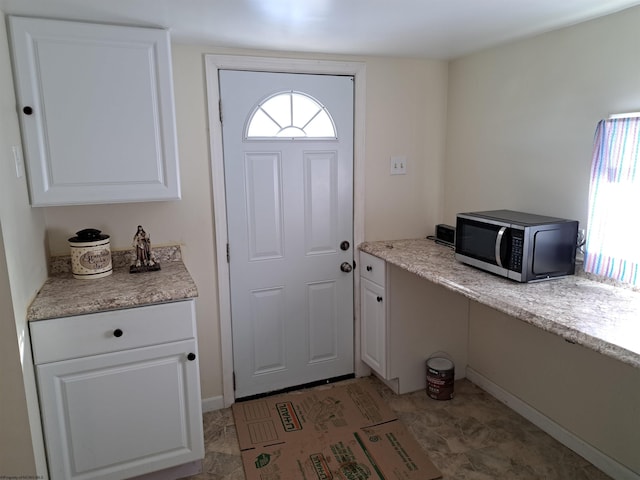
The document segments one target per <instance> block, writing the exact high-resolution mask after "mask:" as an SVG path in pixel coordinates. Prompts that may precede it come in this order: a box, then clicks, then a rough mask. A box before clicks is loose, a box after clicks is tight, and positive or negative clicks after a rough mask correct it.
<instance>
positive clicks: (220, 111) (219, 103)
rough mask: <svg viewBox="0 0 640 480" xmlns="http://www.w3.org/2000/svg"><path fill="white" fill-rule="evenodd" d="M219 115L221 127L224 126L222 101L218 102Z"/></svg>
mask: <svg viewBox="0 0 640 480" xmlns="http://www.w3.org/2000/svg"><path fill="white" fill-rule="evenodd" d="M218 115H220V125H222V99H220V100H218Z"/></svg>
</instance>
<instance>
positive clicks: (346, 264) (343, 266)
mask: <svg viewBox="0 0 640 480" xmlns="http://www.w3.org/2000/svg"><path fill="white" fill-rule="evenodd" d="M340 270H342V271H343V272H345V273H349V272H350V271H351V270H353V267H352V266H351V264H350V263H349V262H342V264H341V265H340Z"/></svg>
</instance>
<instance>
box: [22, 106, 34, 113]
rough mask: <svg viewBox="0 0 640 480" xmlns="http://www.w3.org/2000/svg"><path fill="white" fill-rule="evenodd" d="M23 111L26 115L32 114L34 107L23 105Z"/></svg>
mask: <svg viewBox="0 0 640 480" xmlns="http://www.w3.org/2000/svg"><path fill="white" fill-rule="evenodd" d="M22 112H23V113H24V114H25V115H31V114H32V113H33V108H31V107H29V106H26V107H23V108H22Z"/></svg>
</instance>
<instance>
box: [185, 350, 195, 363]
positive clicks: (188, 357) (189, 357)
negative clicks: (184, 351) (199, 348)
mask: <svg viewBox="0 0 640 480" xmlns="http://www.w3.org/2000/svg"><path fill="white" fill-rule="evenodd" d="M195 359H196V354H195V353H193V352H191V353H189V355H187V360H189V361H190V362H193V361H194V360H195Z"/></svg>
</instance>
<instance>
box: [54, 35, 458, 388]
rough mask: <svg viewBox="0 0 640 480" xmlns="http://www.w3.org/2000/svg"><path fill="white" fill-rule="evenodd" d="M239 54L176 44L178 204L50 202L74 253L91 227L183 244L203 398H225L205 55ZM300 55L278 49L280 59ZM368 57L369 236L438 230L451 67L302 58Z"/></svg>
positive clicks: (118, 240) (63, 247)
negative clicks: (404, 164) (393, 171)
mask: <svg viewBox="0 0 640 480" xmlns="http://www.w3.org/2000/svg"><path fill="white" fill-rule="evenodd" d="M206 53H235V54H243V55H247V54H250V55H267V56H268V55H269V54H268V53H266V52H246V51H242V52H238V51H235V52H234V51H228V50H220V49H214V48H208V47H203V46H189V45H174V46H173V69H174V82H175V98H176V114H177V125H178V148H179V154H180V162H181V166H180V170H181V175H182V192H183V196H182V200H181V201H179V202H164V203H141V204H128V205H102V206H77V207H76V206H74V207H51V208H44V209H42V210H43V214H44V217H45V222H46V228H47V236H48V245H49V248H50V251H51V253H52V254H68V245H67V239H68V238H69V237H70V236H72V234H73V233H74V232H76V231H77V230H80V229H82V228H86V227H94V228H99V229H100V230H103V231H104V232H105V233H108V234H109V235H111V246H112V248H113V249H117V248H129V246H130V244H131V239H132V237H133V234H134V231H135V228H136V226H137V225H138V224H142V225H144V227H145V229H146V230H147V231H148V232H150V233H151V241H152V244H156V245H158V244H167V243H180V244H182V245H183V251H184V259H185V264H186V266H187V268H188V269H189V271H190V273H191V275H192V276H193V278H194V280H195V282H196V284H197V286H198V291H199V294H200V296H199V298H198V300H197V312H196V313H197V318H198V334H199V351H200V358H201V361H200V366H201V383H202V395H203V397H204V398H212V397H216V396H219V395H222V371H221V365H220V361H221V357H220V329H219V318H218V301H217V291H216V289H217V278H216V264H215V257H214V248H215V237H214V226H213V213H212V210H213V207H212V190H211V168H210V163H209V162H210V158H209V149H208V142H209V139H208V130H207V128H208V125H207V103H206V102H207V99H206V91H205V73H204V55H205V54H206ZM276 55H278V56H280V57H282V56H295V55H293V54H288V55H286V54H285V55H283V54H282V53H280V54H273V56H276ZM301 58H324V59H329V58H330V59H332V60H347V61H362V62H365V63H366V69H367V83H366V88H367V96H366V109H367V113H366V129H367V131H366V153H365V163H366V167H365V172H364V175H365V181H366V197H365V208H366V212H365V222H366V232H365V235H366V238H367V239H368V240H375V239H393V238H407V237H418V236H424V235H426V234H427V233H431V232H432V231H433V225H434V224H435V223H437V220H438V218H439V212H440V208H441V193H442V191H441V188H440V185H441V180H442V170H441V165H442V157H443V152H444V122H443V121H442V119H443V118H444V116H445V113H446V81H447V64H446V62H441V61H428V60H411V59H388V58H353V57H349V58H347V57H327V56H322V57H321V56H314V57H309V56H305V57H301ZM392 155H406V156H407V157H408V159H409V166H408V174H407V175H405V176H394V177H391V176H390V175H389V168H390V167H389V157H391V156H392Z"/></svg>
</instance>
